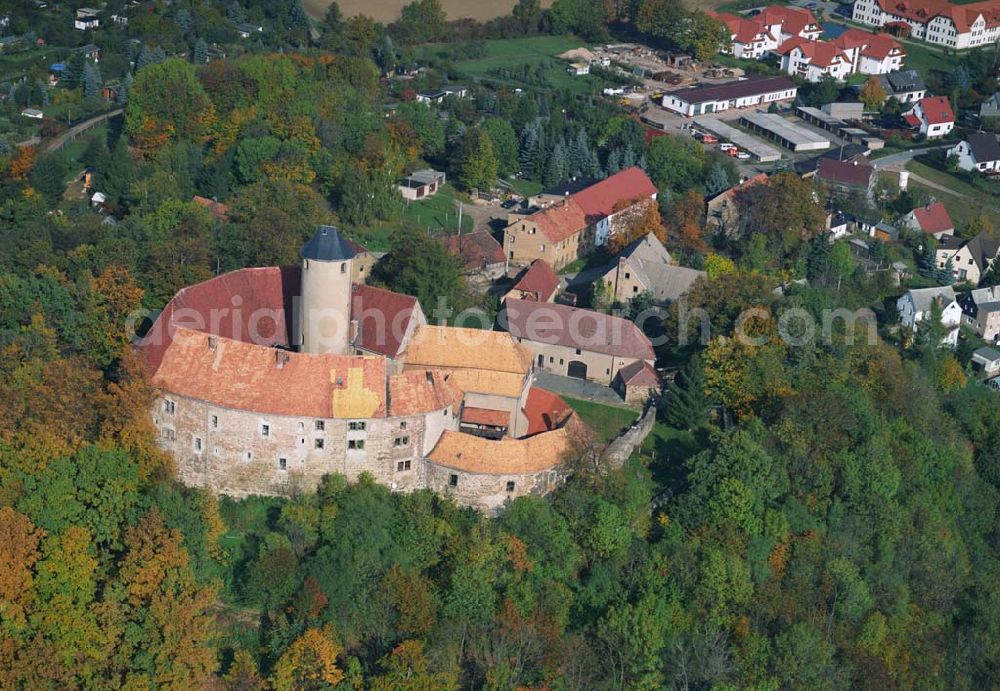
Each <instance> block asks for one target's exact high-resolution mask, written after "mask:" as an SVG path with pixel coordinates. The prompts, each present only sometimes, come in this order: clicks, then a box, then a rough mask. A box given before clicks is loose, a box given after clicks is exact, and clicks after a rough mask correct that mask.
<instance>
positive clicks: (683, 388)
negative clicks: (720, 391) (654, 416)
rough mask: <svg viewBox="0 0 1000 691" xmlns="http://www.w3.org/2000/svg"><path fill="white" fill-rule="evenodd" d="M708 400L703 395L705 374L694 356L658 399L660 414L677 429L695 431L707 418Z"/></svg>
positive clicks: (698, 359) (697, 358) (698, 360)
mask: <svg viewBox="0 0 1000 691" xmlns="http://www.w3.org/2000/svg"><path fill="white" fill-rule="evenodd" d="M708 410H709V400H708V398H707V397H706V395H705V374H704V372H703V371H702V369H701V359H700V358H699V357H698V356H697V355H695V356H694V357H692V358H691V359H690V360H688V362H687V364H686V365H685V366H684V369H682V370H681V371H680V372H678V373H677V377H676V379H674V381H673V383H671V384H670V385H669V386H668V387H667V392H666V394H665V395H664V396H663V398H661V399H660V413H661V414H662V415H663V417H664V419H665V420H666V421H667V423H668V424H669V425H670V426H672V427H676V428H677V429H696V428H698V427H700V426H701V425H703V424H705V421H706V420H707V418H708Z"/></svg>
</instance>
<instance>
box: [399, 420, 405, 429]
mask: <svg viewBox="0 0 1000 691" xmlns="http://www.w3.org/2000/svg"><path fill="white" fill-rule="evenodd" d="M399 429H406V420H403V421H402V422H400V423H399Z"/></svg>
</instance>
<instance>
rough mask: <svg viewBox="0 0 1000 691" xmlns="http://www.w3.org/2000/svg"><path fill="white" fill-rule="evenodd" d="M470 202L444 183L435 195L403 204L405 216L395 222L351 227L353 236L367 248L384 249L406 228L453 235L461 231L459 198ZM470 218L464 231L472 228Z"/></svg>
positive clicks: (464, 224)
mask: <svg viewBox="0 0 1000 691" xmlns="http://www.w3.org/2000/svg"><path fill="white" fill-rule="evenodd" d="M459 200H462V201H464V202H465V204H466V207H468V205H469V199H468V198H467V197H466V196H465V195H463V194H461V193H460V192H458V190H456V189H455V188H454V187H452V186H451V185H448V184H446V185H444V186H443V187H442V188H441V191H439V192H438V193H437V194H435V195H434V196H433V197H428V198H426V199H421V200H420V201H416V202H409V203H408V204H406V203H404V204H405V205H404V206H403V213H402V215H401V216H400V217H399V218H398V219H395V220H392V221H376V222H375V223H374V224H373V225H370V226H365V227H364V228H351V230H352V231H353V233H352V235H354V236H356V237H357V239H358V240H359V241H360V242H361V243H362V244H364V245H365V246H366V247H367V248H368V249H370V250H373V251H376V252H384V251H387V250H388V249H389V245H390V243H391V241H392V237H393V235H395V234H396V233H398V232H400V231H401V230H403V229H404V228H407V227H411V228H425V229H427V230H429V231H430V232H431V233H433V234H434V235H438V234H445V235H447V234H454V233H455V232H456V231H457V230H458V201H459ZM473 225H474V221H473V220H472V218H471V217H469V216H467V215H464V216H463V217H462V230H463V231H464V232H469V231H471V230H472V226H473Z"/></svg>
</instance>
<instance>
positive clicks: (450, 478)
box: [448, 473, 458, 487]
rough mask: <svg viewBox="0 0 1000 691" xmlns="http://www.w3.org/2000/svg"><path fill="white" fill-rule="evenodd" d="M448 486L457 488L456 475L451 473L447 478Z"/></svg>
mask: <svg viewBox="0 0 1000 691" xmlns="http://www.w3.org/2000/svg"><path fill="white" fill-rule="evenodd" d="M448 486H449V487H458V475H456V474H455V473H452V474H451V475H449V476H448Z"/></svg>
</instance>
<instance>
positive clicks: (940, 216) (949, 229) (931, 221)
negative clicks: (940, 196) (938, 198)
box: [903, 202, 955, 240]
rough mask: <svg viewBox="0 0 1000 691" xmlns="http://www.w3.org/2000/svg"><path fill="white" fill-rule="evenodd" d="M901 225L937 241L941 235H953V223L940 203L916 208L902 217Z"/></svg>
mask: <svg viewBox="0 0 1000 691" xmlns="http://www.w3.org/2000/svg"><path fill="white" fill-rule="evenodd" d="M903 225H905V226H907V227H908V228H912V229H913V230H919V231H920V232H921V233H924V234H925V235H933V236H934V237H935V238H937V239H938V240H940V239H941V236H943V235H954V234H955V222H954V221H952V220H951V216H949V215H948V210H947V209H946V208H944V204H942V203H941V202H934V203H933V204H928V205H927V206H921V207H917V208H916V209H914V210H913V211H911V212H910V213H908V214H906V216H904V217H903Z"/></svg>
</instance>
